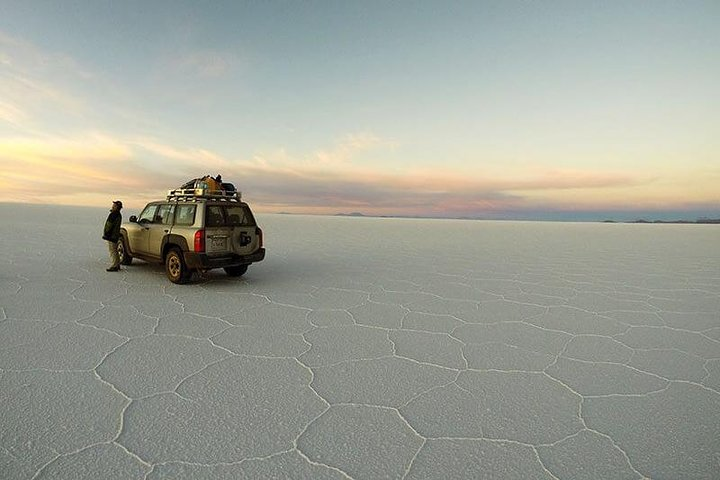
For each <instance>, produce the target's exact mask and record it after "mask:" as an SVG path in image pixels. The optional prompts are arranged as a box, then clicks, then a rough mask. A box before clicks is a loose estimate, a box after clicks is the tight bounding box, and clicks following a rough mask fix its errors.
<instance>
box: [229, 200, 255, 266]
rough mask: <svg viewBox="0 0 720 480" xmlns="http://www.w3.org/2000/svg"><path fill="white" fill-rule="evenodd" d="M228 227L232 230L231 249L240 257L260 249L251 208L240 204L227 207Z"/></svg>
mask: <svg viewBox="0 0 720 480" xmlns="http://www.w3.org/2000/svg"><path fill="white" fill-rule="evenodd" d="M225 214H226V218H227V225H228V226H229V227H230V228H231V229H232V234H231V245H230V249H231V250H232V251H233V253H236V254H238V255H247V254H250V253H253V252H254V251H256V250H257V249H258V248H260V239H259V238H258V235H257V223H255V218H254V217H253V214H252V212H251V211H250V207H248V206H247V205H246V204H243V203H240V204H237V205H228V206H227V207H225Z"/></svg>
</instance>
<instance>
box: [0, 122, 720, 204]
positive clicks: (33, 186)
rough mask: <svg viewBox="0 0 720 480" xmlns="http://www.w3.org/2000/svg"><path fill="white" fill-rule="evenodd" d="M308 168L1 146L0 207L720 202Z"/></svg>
mask: <svg viewBox="0 0 720 480" xmlns="http://www.w3.org/2000/svg"><path fill="white" fill-rule="evenodd" d="M384 144H385V142H383V141H382V140H380V139H378V138H376V137H372V136H368V137H362V138H360V137H353V136H347V137H345V138H344V139H343V140H342V141H340V142H339V143H338V145H347V148H348V151H351V152H358V151H362V150H363V149H365V148H374V146H376V145H384ZM351 157H352V155H351ZM308 158H310V159H311V160H312V159H313V158H314V157H313V155H310V156H309V157H299V158H296V157H294V156H293V155H292V154H290V153H288V152H287V151H286V150H284V149H277V150H274V151H271V152H269V153H267V154H262V153H259V154H256V155H253V156H249V157H248V158H228V157H225V156H223V155H220V154H218V153H216V152H213V151H211V150H209V149H204V148H194V147H182V146H178V145H169V144H166V143H164V142H162V141H160V140H157V139H152V138H148V137H133V138H115V137H112V136H110V135H107V134H105V135H103V134H98V133H94V132H91V133H87V134H85V135H79V136H76V137H73V138H58V137H41V138H38V137H32V138H31V137H26V138H13V139H0V161H1V162H2V163H3V165H5V166H4V167H3V176H2V177H0V187H2V188H1V189H0V201H17V200H22V201H30V202H41V203H52V202H58V201H63V202H73V200H72V199H73V198H75V200H74V201H75V202H81V201H82V202H88V201H97V200H98V199H102V201H103V202H106V201H107V200H108V199H110V197H113V198H121V199H122V200H123V201H124V202H125V203H126V205H128V207H131V208H139V207H141V206H142V205H144V203H145V202H147V201H148V200H150V199H157V198H162V197H163V196H164V195H165V192H166V191H167V190H168V189H170V188H174V187H177V186H179V185H181V184H182V183H184V182H185V181H187V180H189V179H191V178H195V177H198V176H202V175H205V174H212V175H214V174H216V173H220V174H222V175H223V178H224V179H225V181H230V182H233V183H235V185H236V187H237V188H238V189H239V190H241V191H242V192H243V195H244V197H245V198H246V199H247V200H248V201H249V202H250V203H251V204H253V206H254V207H255V208H256V210H258V211H260V212H262V211H265V212H273V211H275V212H277V211H291V212H305V213H340V212H352V211H360V212H363V213H366V214H380V215H429V216H481V217H482V216H488V215H495V214H499V212H503V211H520V210H525V211H528V210H531V209H537V208H545V209H578V208H584V209H592V208H602V207H603V206H606V207H607V206H613V207H616V208H617V207H618V206H622V205H626V204H629V203H632V204H633V205H634V206H648V205H656V204H654V203H653V202H656V201H658V200H659V199H662V198H663V195H664V194H665V195H667V192H669V191H672V192H673V196H672V198H673V199H675V200H676V201H679V200H680V199H681V198H682V195H681V193H684V195H685V198H686V203H688V202H689V203H693V202H694V203H698V202H707V201H710V200H713V199H716V200H717V194H714V195H715V196H714V197H713V194H712V193H708V192H711V190H710V189H707V188H704V187H703V185H704V184H703V183H702V182H696V190H697V191H700V192H705V193H704V194H703V195H699V196H694V197H693V196H692V195H691V194H690V193H689V192H688V190H687V188H686V186H685V184H683V183H682V182H680V183H672V180H668V178H669V177H668V178H665V180H664V182H658V180H657V179H655V178H651V177H647V176H646V175H643V174H636V173H633V172H632V171H622V172H614V173H613V172H608V171H594V170H580V169H566V170H561V169H549V170H544V171H542V170H539V171H533V172H532V173H529V174H526V175H524V176H521V175H516V176H514V177H504V178H503V177H497V176H484V177H482V176H479V175H470V174H468V173H467V172H464V171H453V170H450V169H449V168H445V169H443V170H442V172H441V173H438V170H415V171H407V172H403V173H396V172H393V171H388V170H385V169H383V168H382V167H380V168H378V167H374V166H371V165H366V164H362V163H361V164H354V163H352V162H349V163H348V162H346V163H337V162H336V163H330V164H328V163H323V162H322V161H319V160H317V159H316V160H314V161H310V162H308V161H305V160H307V159H308ZM716 173H717V172H716ZM708 178H713V177H712V176H709V177H708ZM668 183H669V184H668ZM69 192H75V195H74V196H73V195H72V194H71V193H69Z"/></svg>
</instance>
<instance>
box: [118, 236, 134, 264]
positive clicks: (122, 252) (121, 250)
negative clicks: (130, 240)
mask: <svg viewBox="0 0 720 480" xmlns="http://www.w3.org/2000/svg"><path fill="white" fill-rule="evenodd" d="M117 252H118V256H119V257H120V263H122V264H123V265H130V263H132V259H133V257H132V255H130V250H128V248H127V242H126V241H125V237H120V240H119V241H118V243H117Z"/></svg>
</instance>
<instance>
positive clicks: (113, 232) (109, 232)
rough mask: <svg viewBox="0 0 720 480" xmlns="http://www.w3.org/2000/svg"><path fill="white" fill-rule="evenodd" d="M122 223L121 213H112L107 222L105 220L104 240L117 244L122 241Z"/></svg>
mask: <svg viewBox="0 0 720 480" xmlns="http://www.w3.org/2000/svg"><path fill="white" fill-rule="evenodd" d="M121 223H122V215H121V214H120V212H110V215H108V218H107V220H105V230H104V231H103V237H102V238H103V240H110V241H111V242H117V241H118V240H120V224H121Z"/></svg>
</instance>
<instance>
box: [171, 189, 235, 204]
mask: <svg viewBox="0 0 720 480" xmlns="http://www.w3.org/2000/svg"><path fill="white" fill-rule="evenodd" d="M199 198H205V199H210V200H220V201H226V202H240V201H241V198H242V195H241V194H240V192H238V191H232V192H228V191H226V190H208V189H207V188H176V189H174V190H168V193H167V199H168V201H177V202H193V201H195V200H197V199H199Z"/></svg>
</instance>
